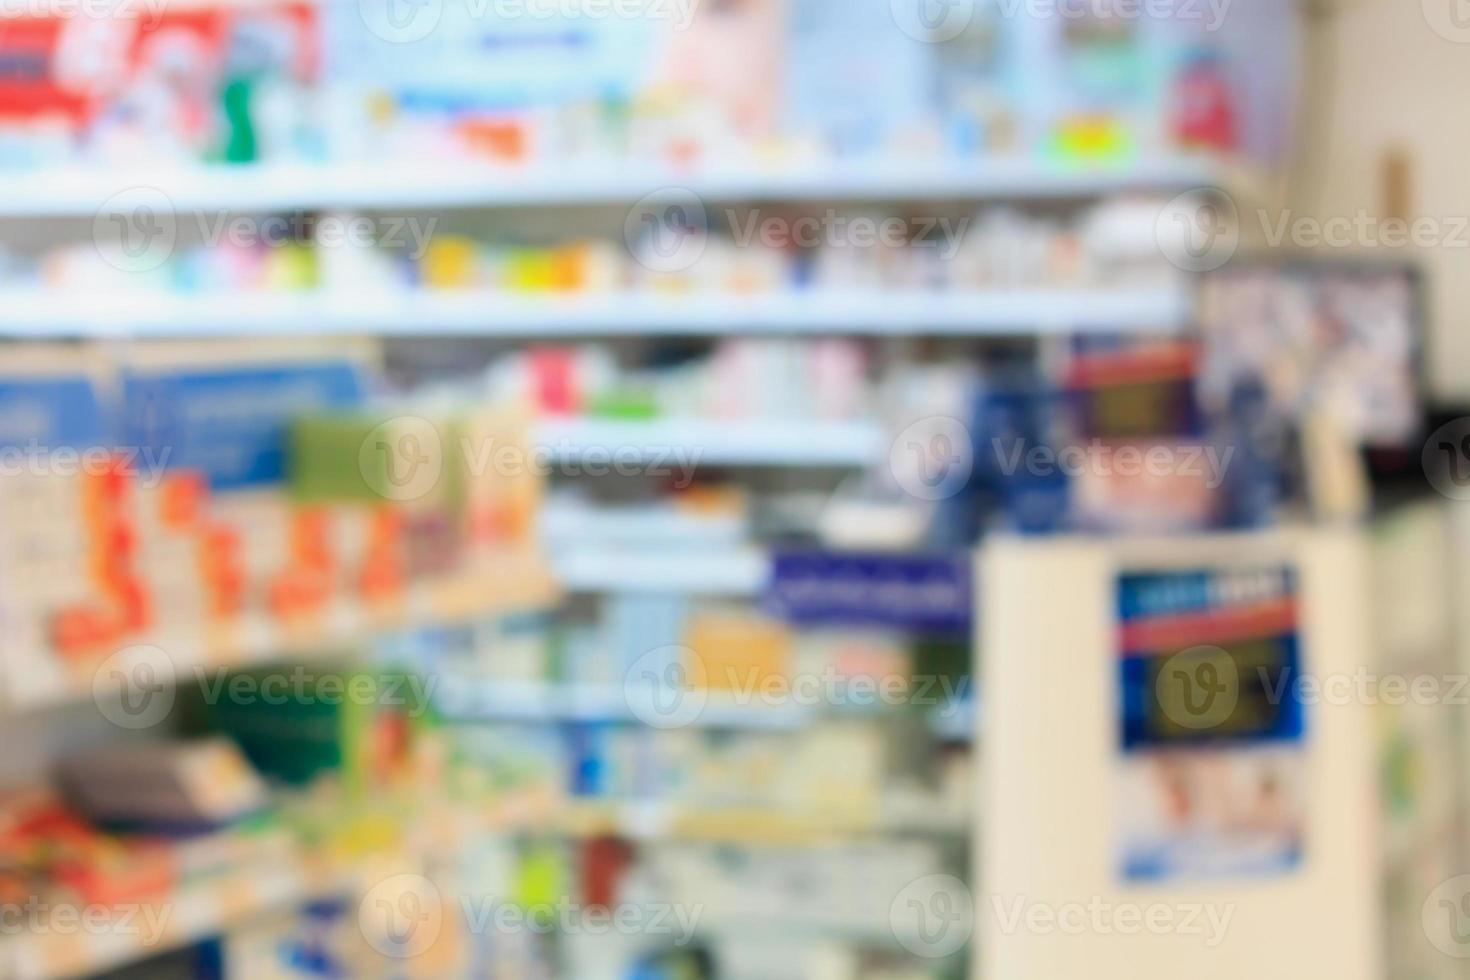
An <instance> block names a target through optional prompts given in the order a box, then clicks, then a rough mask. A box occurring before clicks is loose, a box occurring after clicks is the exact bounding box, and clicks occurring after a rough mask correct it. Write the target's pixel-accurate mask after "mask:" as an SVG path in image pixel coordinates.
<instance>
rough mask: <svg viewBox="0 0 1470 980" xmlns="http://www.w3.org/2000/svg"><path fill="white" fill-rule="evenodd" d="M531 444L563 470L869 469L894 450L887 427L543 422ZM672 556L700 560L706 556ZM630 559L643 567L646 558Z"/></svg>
mask: <svg viewBox="0 0 1470 980" xmlns="http://www.w3.org/2000/svg"><path fill="white" fill-rule="evenodd" d="M531 438H532V441H533V442H535V443H536V444H537V445H538V446H541V447H543V448H544V449H545V450H546V451H547V452H548V453H549V454H550V456H551V458H552V460H553V461H555V462H558V463H575V462H578V461H582V460H587V459H588V458H589V457H591V456H595V458H597V459H599V460H601V461H602V462H604V463H606V462H608V461H609V459H611V460H616V461H627V460H629V459H631V458H633V457H636V458H637V459H638V460H641V461H649V462H652V463H659V464H662V465H663V466H665V467H667V468H669V470H670V471H671V472H677V471H678V470H680V469H683V468H688V467H697V466H792V467H814V466H836V467H863V466H869V465H872V464H874V463H877V462H879V461H880V460H882V459H883V457H884V455H885V454H886V453H887V451H888V445H887V440H886V439H885V437H884V432H883V428H882V427H881V426H880V425H878V424H877V423H875V422H866V421H859V422H822V421H811V422H781V421H777V420H767V419H758V418H757V419H731V420H729V421H704V420H700V419H679V418H655V419H649V420H647V421H626V422H625V421H619V420H616V419H600V418H568V419H553V420H547V421H543V422H540V423H538V424H537V425H536V427H535V429H534V430H533V431H532V436H531ZM645 553H646V552H645ZM672 554H673V555H676V556H678V557H680V558H699V557H700V555H699V554H698V553H692V554H690V555H687V556H684V555H680V554H679V553H678V552H673V553H672ZM722 556H723V557H730V558H733V559H734V560H735V561H736V562H737V563H748V562H749V560H750V556H749V555H748V554H746V553H745V552H742V551H738V550H736V549H733V548H726V549H724V551H723V553H722ZM627 557H630V558H633V559H634V560H637V559H638V557H639V555H638V554H637V553H634V554H630V555H629V556H627ZM658 560H660V561H662V560H664V556H658Z"/></svg>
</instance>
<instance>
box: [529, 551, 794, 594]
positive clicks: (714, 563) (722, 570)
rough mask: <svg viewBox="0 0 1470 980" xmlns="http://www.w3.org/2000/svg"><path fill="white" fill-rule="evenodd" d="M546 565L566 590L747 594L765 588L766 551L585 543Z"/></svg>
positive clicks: (767, 567)
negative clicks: (660, 550)
mask: <svg viewBox="0 0 1470 980" xmlns="http://www.w3.org/2000/svg"><path fill="white" fill-rule="evenodd" d="M551 566H552V575H553V577H555V579H556V581H557V584H558V585H560V586H561V588H562V589H563V590H565V591H567V592H618V593H650V592H651V593H665V594H671V595H672V594H677V595H728V596H752V595H756V594H758V593H759V592H760V590H761V589H762V588H764V587H765V584H766V579H767V577H768V576H769V574H770V556H769V555H767V554H766V553H764V552H762V551H760V550H757V549H754V548H742V549H738V550H736V549H731V550H728V551H723V552H716V553H710V552H705V551H692V552H690V553H689V554H687V555H685V554H680V553H678V552H668V553H665V554H659V555H649V554H647V553H646V552H642V553H640V552H637V551H632V550H628V551H622V550H618V549H611V548H609V549H592V548H588V549H586V550H584V551H569V552H565V553H563V554H561V555H556V556H553V557H552V559H551Z"/></svg>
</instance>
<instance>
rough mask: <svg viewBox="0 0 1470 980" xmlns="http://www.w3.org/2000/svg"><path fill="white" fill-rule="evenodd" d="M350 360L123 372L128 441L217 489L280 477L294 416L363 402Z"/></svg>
mask: <svg viewBox="0 0 1470 980" xmlns="http://www.w3.org/2000/svg"><path fill="white" fill-rule="evenodd" d="M362 399H363V384H362V378H361V376H360V372H359V371H358V369H357V367H356V366H355V365H353V364H351V363H348V362H334V363H326V364H309V365H296V366H276V365H272V366H269V367H265V366H262V367H243V368H227V369H221V370H203V369H197V368H196V369H194V370H189V371H180V372H177V373H154V372H150V373H147V374H138V373H130V374H126V375H124V378H123V427H124V432H123V442H124V443H125V444H126V445H129V446H136V447H139V448H140V449H143V450H144V451H149V450H151V451H152V452H154V453H155V454H157V456H156V458H159V459H166V460H167V466H168V468H170V469H177V468H187V469H197V470H200V471H202V472H204V473H205V474H206V475H207V476H208V477H209V480H210V483H211V485H212V486H213V487H214V488H215V489H216V490H232V489H240V488H245V487H252V486H259V485H262V484H270V483H277V482H280V481H281V480H282V479H283V478H284V477H285V456H286V432H287V427H288V426H289V424H290V422H291V420H292V419H293V418H295V417H297V416H299V415H301V414H303V413H306V412H311V411H319V410H322V409H346V408H352V407H354V406H357V405H359V404H361V403H362Z"/></svg>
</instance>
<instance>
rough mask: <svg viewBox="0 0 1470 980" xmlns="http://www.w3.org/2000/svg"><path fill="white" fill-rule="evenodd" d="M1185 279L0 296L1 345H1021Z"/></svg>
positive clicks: (1182, 296)
mask: <svg viewBox="0 0 1470 980" xmlns="http://www.w3.org/2000/svg"><path fill="white" fill-rule="evenodd" d="M1192 310H1193V299H1192V296H1191V295H1190V292H1189V290H1188V289H1187V288H1186V286H1185V284H1184V283H1182V282H1181V283H1178V284H1175V285H1172V286H1171V285H1168V284H1161V285H1158V286H1144V287H1136V288H1107V289H1046V288H1038V289H997V290H983V291H982V290H974V291H959V292H952V293H946V292H940V291H930V292H924V291H904V290H895V291H877V290H857V291H843V292H837V291H835V290H834V291H831V292H818V291H813V292H804V293H803V292H798V293H772V294H768V295H740V294H734V293H730V294H725V293H700V294H682V295H661V294H640V293H632V294H628V293H613V294H586V295H577V296H553V295H548V296H526V295H516V294H506V293H499V292H492V291H483V290H465V291H443V292H416V291H412V290H392V289H382V290H374V289H364V290H355V291H349V290H346V289H342V290H330V291H320V292H304V291H303V292H246V293H234V292H218V293H196V294H176V293H169V292H164V291H158V292H148V291H141V290H139V291H120V292H111V293H105V292H82V291H75V290H46V289H13V290H0V335H9V336H38V337H45V336H72V335H77V336H97V337H129V336H138V337H150V336H163V337H168V336H181V337H208V336H220V335H238V334H241V333H246V332H248V333H250V334H252V335H290V336H295V335H299V334H301V333H303V332H309V333H313V334H379V335H386V336H414V335H465V336H507V337H548V336H553V337H579V336H623V335H630V334H636V335H650V334H657V335H666V336H727V335H741V334H767V333H781V334H814V335H825V334H851V335H869V336H872V335H878V336H886V335H896V334H918V335H937V336H986V335H1000V336H1029V335H1034V334H1042V333H1070V332H1083V333H1085V332H1108V333H1130V332H1157V333H1172V332H1177V331H1178V330H1180V329H1182V328H1183V327H1185V326H1186V325H1187V323H1188V322H1189V319H1190V316H1191V313H1192Z"/></svg>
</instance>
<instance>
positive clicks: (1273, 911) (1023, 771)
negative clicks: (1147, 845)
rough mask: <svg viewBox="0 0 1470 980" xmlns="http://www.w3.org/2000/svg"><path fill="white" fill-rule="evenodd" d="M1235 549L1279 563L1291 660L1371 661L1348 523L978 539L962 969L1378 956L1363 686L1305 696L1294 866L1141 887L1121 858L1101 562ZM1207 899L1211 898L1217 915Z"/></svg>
mask: <svg viewBox="0 0 1470 980" xmlns="http://www.w3.org/2000/svg"><path fill="white" fill-rule="evenodd" d="M1242 564H1245V565H1249V566H1257V565H1271V564H1274V565H1278V566H1286V567H1288V568H1292V569H1294V570H1295V576H1296V587H1297V609H1298V615H1299V618H1298V631H1299V637H1300V655H1301V662H1302V665H1303V671H1304V673H1308V674H1312V675H1315V676H1321V677H1327V676H1331V675H1335V674H1343V675H1348V676H1351V675H1353V673H1354V671H1355V670H1356V669H1358V668H1360V667H1361V666H1362V665H1365V664H1368V663H1370V662H1371V656H1372V650H1371V643H1372V641H1371V634H1370V615H1371V611H1372V596H1371V594H1370V591H1369V569H1370V566H1369V549H1368V547H1367V541H1366V536H1365V534H1364V533H1363V532H1361V531H1358V530H1354V529H1340V530H1339V529H1334V530H1306V529H1291V530H1284V531H1280V532H1273V533H1265V534H1259V535H1249V536H1244V535H1228V536H1201V537H1190V538H1179V539H1170V540H1158V541H1132V540H1130V541H1126V542H1125V541H1114V540H1100V539H1087V538H1064V539H1055V540H1049V541H1044V542H1043V541H1028V540H1002V541H997V542H996V543H994V544H991V545H990V546H988V547H987V548H986V549H985V551H984V553H983V555H982V558H981V561H980V575H979V581H980V589H981V591H980V605H981V615H980V619H979V621H980V623H981V624H982V626H981V630H982V633H981V636H980V651H981V653H980V657H981V660H982V671H983V684H982V689H983V690H984V691H986V693H987V695H988V696H987V698H986V710H985V712H984V715H983V719H984V720H983V729H982V732H983V737H982V738H981V740H980V743H979V744H980V746H981V749H980V752H981V758H982V760H983V761H982V763H981V765H982V767H983V774H982V787H983V788H982V796H983V798H984V799H985V819H984V820H983V821H982V824H981V829H980V832H979V838H980V846H979V847H978V849H977V851H978V854H977V861H978V862H979V868H978V870H977V874H976V878H975V880H976V881H977V882H979V884H980V888H979V890H978V891H977V893H976V897H975V914H976V917H977V920H978V922H977V933H976V942H977V946H978V951H979V954H978V956H977V957H976V961H977V962H976V968H977V970H978V972H977V973H976V974H975V975H976V976H984V977H986V978H989V980H1021V978H1033V977H1035V978H1039V977H1057V978H1062V977H1087V976H1128V977H1133V978H1136V980H1177V978H1180V977H1190V978H1192V980H1240V978H1242V977H1251V978H1253V980H1299V978H1302V977H1333V978H1335V980H1370V978H1374V977H1378V976H1381V975H1382V974H1381V964H1382V962H1383V961H1382V954H1381V950H1380V946H1381V942H1382V940H1381V937H1382V928H1381V926H1382V921H1381V920H1382V913H1381V910H1380V891H1379V881H1378V871H1379V858H1378V844H1377V837H1378V829H1379V828H1378V822H1377V821H1376V820H1375V819H1374V815H1375V814H1376V813H1377V812H1378V805H1377V796H1376V775H1377V769H1378V756H1377V753H1376V746H1375V743H1374V738H1373V730H1372V724H1371V723H1372V716H1371V710H1370V708H1369V707H1368V706H1367V705H1365V704H1364V703H1362V700H1361V699H1346V700H1345V701H1343V702H1342V703H1327V702H1326V701H1325V700H1324V701H1323V702H1322V703H1308V704H1307V705H1306V708H1305V716H1304V721H1305V736H1304V738H1303V740H1302V741H1301V750H1302V753H1303V762H1304V764H1303V766H1302V773H1303V776H1302V780H1303V783H1302V787H1301V789H1302V795H1303V797H1304V802H1305V807H1304V817H1303V824H1302V828H1303V833H1302V839H1303V840H1302V843H1303V850H1302V855H1301V859H1300V862H1299V863H1298V864H1297V865H1296V866H1295V867H1294V868H1291V869H1286V870H1274V871H1270V872H1263V873H1258V874H1255V875H1219V876H1211V877H1209V878H1208V879H1205V880H1173V879H1171V880H1168V881H1166V882H1163V883H1162V884H1150V885H1147V886H1144V885H1139V884H1136V883H1130V882H1128V881H1126V880H1125V878H1124V875H1123V874H1122V871H1121V869H1120V867H1119V862H1118V860H1117V852H1118V843H1117V841H1118V839H1119V837H1120V813H1122V812H1123V811H1124V810H1125V808H1127V807H1129V806H1137V805H1138V801H1137V800H1129V799H1120V798H1119V797H1120V795H1122V794H1121V793H1120V790H1121V789H1122V783H1121V780H1120V779H1119V777H1118V774H1119V768H1120V762H1121V760H1122V758H1123V755H1122V751H1121V749H1120V736H1119V723H1118V716H1119V701H1120V689H1119V688H1120V685H1119V682H1118V680H1117V677H1118V670H1117V666H1116V665H1117V663H1118V659H1119V652H1118V650H1119V647H1118V640H1117V626H1118V622H1117V620H1118V616H1117V611H1116V608H1117V599H1116V597H1117V585H1116V583H1117V579H1118V575H1119V573H1120V572H1121V571H1167V570H1180V571H1196V570H1215V569H1219V568H1230V567H1232V566H1239V565H1242ZM1079 907H1080V910H1081V912H1080V914H1082V915H1086V916H1087V918H1086V919H1085V920H1083V921H1084V926H1083V928H1080V929H1077V928H1073V926H1075V925H1076V921H1075V920H1076V916H1077V915H1078V914H1079V912H1078V908H1079ZM1095 909H1096V910H1100V911H1098V912H1097V913H1094V910H1095ZM1135 910H1136V912H1135ZM1017 911H1020V912H1021V913H1022V914H1021V915H1019V916H1017V915H1016V913H1017ZM1211 911H1213V912H1214V913H1215V915H1216V921H1221V920H1222V919H1223V917H1224V916H1228V920H1224V921H1225V925H1224V926H1223V928H1222V929H1220V930H1218V932H1217V931H1215V930H1213V929H1212V927H1211V926H1210V924H1209V923H1210V919H1209V913H1210V912H1211ZM1095 914H1096V916H1098V917H1096V918H1095V917H1094V915H1095ZM1135 914H1137V915H1138V916H1139V917H1140V920H1139V921H1134V918H1133V917H1134V915H1135ZM1151 916H1153V917H1155V918H1153V919H1152V920H1151V919H1150V917H1151ZM1166 917H1167V923H1168V925H1167V928H1166V927H1165V925H1164V923H1165V922H1166ZM1191 917H1192V918H1191ZM1151 921H1152V922H1153V923H1154V924H1153V925H1150V922H1151ZM1094 922H1102V923H1104V925H1102V926H1097V927H1094V925H1093V923H1094Z"/></svg>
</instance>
